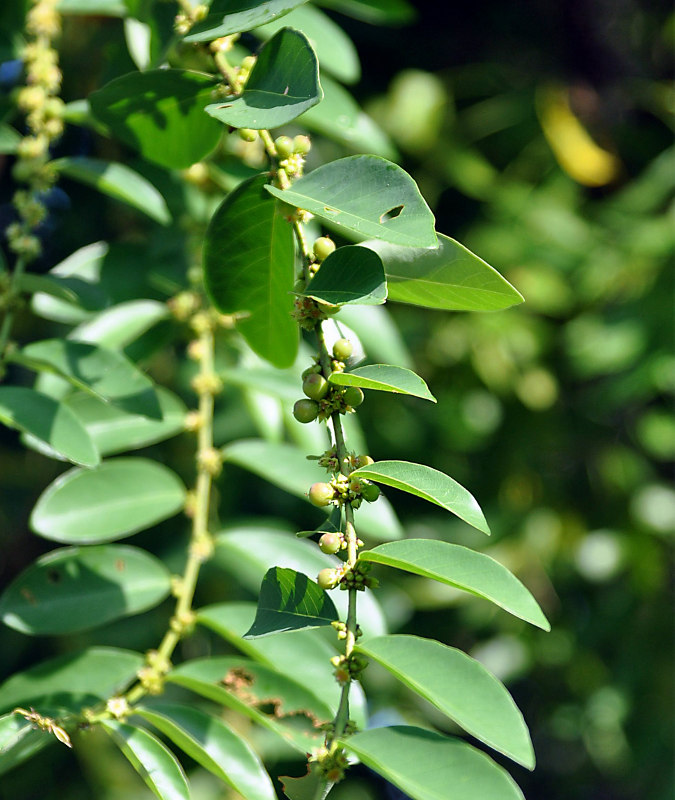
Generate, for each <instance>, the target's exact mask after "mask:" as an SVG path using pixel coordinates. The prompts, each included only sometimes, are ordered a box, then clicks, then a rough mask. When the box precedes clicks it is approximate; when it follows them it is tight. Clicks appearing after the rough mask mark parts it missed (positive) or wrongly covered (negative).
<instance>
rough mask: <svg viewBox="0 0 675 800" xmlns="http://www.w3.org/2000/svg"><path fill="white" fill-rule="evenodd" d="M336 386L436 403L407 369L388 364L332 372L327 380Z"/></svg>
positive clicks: (418, 377) (427, 388) (418, 379)
mask: <svg viewBox="0 0 675 800" xmlns="http://www.w3.org/2000/svg"><path fill="white" fill-rule="evenodd" d="M328 380H329V381H330V382H331V383H334V384H335V385H336V386H360V387H361V388H362V389H375V390H377V391H379V392H394V393H395V394H409V395H412V396H413V397H421V398H422V399H423V400H431V402H432V403H435V402H436V398H435V397H434V396H433V395H432V394H431V392H430V391H429V387H428V386H427V384H426V383H425V381H424V380H423V379H422V378H420V376H419V375H416V374H415V373H414V372H412V371H411V370H409V369H404V368H403V367H393V366H391V365H390V364H371V365H370V366H367V367H357V368H356V369H353V370H350V371H349V372H334V373H333V374H332V375H331V376H330V378H329V379H328Z"/></svg>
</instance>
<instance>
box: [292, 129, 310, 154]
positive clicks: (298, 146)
mask: <svg viewBox="0 0 675 800" xmlns="http://www.w3.org/2000/svg"><path fill="white" fill-rule="evenodd" d="M311 149H312V140H311V139H310V138H309V136H303V135H302V134H300V135H299V136H294V137H293V150H294V151H295V152H296V153H297V154H298V155H300V156H306V155H307V153H309V151H310V150H311Z"/></svg>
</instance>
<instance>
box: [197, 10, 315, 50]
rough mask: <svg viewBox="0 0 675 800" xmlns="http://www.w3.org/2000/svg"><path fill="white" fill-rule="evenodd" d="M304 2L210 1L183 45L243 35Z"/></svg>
mask: <svg viewBox="0 0 675 800" xmlns="http://www.w3.org/2000/svg"><path fill="white" fill-rule="evenodd" d="M306 1H307V0H213V2H212V3H211V5H210V7H209V13H208V14H207V15H206V17H205V18H204V19H203V20H201V21H200V22H198V23H197V24H196V25H195V26H194V27H193V28H192V29H191V31H190V34H189V36H186V37H185V41H186V42H210V41H212V40H213V39H217V38H218V37H220V36H227V35H228V34H230V33H243V32H244V31H250V30H252V29H253V28H257V27H258V26H259V25H264V24H265V23H266V22H271V21H272V20H273V19H276V18H277V17H282V16H284V14H288V12H289V11H291V10H292V9H294V8H295V7H296V6H299V5H301V4H302V3H305V2H306Z"/></svg>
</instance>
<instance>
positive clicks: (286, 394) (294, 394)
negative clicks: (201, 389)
mask: <svg viewBox="0 0 675 800" xmlns="http://www.w3.org/2000/svg"><path fill="white" fill-rule="evenodd" d="M218 376H219V377H220V378H222V379H223V381H224V382H225V384H226V385H230V384H231V385H232V386H238V387H239V388H240V389H252V390H253V391H255V392H260V393H262V394H267V395H271V396H272V397H279V398H281V399H283V400H287V401H288V400H290V401H291V402H293V401H294V400H297V399H298V379H299V376H298V375H297V374H296V373H291V372H282V371H280V370H278V369H265V368H264V367H262V368H256V367H231V368H228V369H219V370H218Z"/></svg>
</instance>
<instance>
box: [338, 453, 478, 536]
mask: <svg viewBox="0 0 675 800" xmlns="http://www.w3.org/2000/svg"><path fill="white" fill-rule="evenodd" d="M352 475H353V476H354V477H361V478H368V479H369V480H371V481H375V482H376V483H382V484H384V485H385V486H393V487H394V488H395V489H400V490H401V491H403V492H409V493H410V494H414V495H416V496H417V497H421V498H423V499H424V500H428V501H429V502H430V503H435V504H436V505H437V506H440V507H441V508H444V509H445V510H446V511H451V512H452V513H453V514H456V515H457V516H458V517H459V518H460V519H463V520H464V522H467V523H468V524H469V525H473V527H474V528H478V530H479V531H482V532H483V533H487V534H488V536H489V535H490V529H489V528H488V524H487V522H486V521H485V517H484V516H483V512H482V511H481V510H480V506H479V505H478V503H477V502H476V500H475V498H474V497H473V495H472V494H470V493H469V492H467V490H466V489H465V488H464V487H463V486H460V484H459V483H457V481H454V480H453V479H452V478H450V477H448V476H447V475H445V474H444V473H443V472H439V470H437V469H432V468H431V467H427V466H424V465H423V464H412V463H410V462H409V461H378V462H376V463H375V464H370V466H367V467H361V468H360V469H357V470H356V471H355V472H353V473H352Z"/></svg>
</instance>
